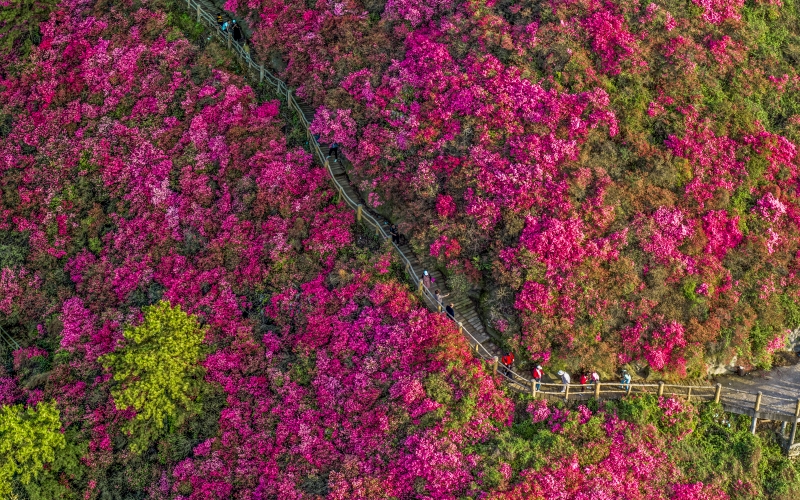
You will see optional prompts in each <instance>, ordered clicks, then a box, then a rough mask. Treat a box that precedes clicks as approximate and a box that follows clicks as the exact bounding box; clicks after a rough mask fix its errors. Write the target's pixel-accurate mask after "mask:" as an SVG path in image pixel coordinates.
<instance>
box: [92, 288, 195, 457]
mask: <svg viewBox="0 0 800 500" xmlns="http://www.w3.org/2000/svg"><path fill="white" fill-rule="evenodd" d="M143 312H144V321H143V322H142V324H141V325H139V326H135V327H127V328H126V329H125V332H124V336H125V345H124V346H123V347H122V348H121V349H118V350H117V351H115V352H113V353H110V354H107V355H105V356H103V357H102V358H101V359H100V362H101V363H102V364H103V366H104V367H106V368H107V369H110V370H111V372H112V373H113V375H114V380H116V381H117V382H118V385H117V386H116V387H114V388H113V389H112V391H111V395H112V396H113V397H114V403H115V404H116V406H117V408H118V409H121V410H124V409H128V408H131V407H132V408H134V409H135V410H136V417H135V418H134V419H133V420H132V421H131V422H130V424H129V426H128V428H127V429H126V430H127V431H128V432H130V433H132V434H133V436H134V438H133V442H132V443H131V449H132V450H133V451H134V452H137V453H139V452H142V451H144V450H145V449H146V448H147V446H149V444H150V443H151V442H152V441H153V440H154V439H155V438H157V437H158V435H160V433H162V432H163V430H164V428H165V426H174V425H180V424H181V423H182V422H183V421H184V419H185V418H186V417H188V416H191V415H194V414H197V413H198V412H199V411H200V408H201V406H200V402H199V401H198V394H199V392H200V386H201V384H202V383H203V374H204V369H203V367H202V366H201V365H200V362H201V361H202V360H203V358H204V357H205V355H204V353H203V349H202V343H203V339H204V338H205V335H206V329H205V328H202V327H201V326H200V323H199V322H198V321H197V318H196V317H194V316H190V315H188V314H186V313H185V312H184V311H182V310H181V308H180V306H175V307H171V306H170V304H169V303H168V302H166V301H163V300H162V301H160V302H158V303H157V304H155V305H152V306H149V307H145V308H144V310H143Z"/></svg>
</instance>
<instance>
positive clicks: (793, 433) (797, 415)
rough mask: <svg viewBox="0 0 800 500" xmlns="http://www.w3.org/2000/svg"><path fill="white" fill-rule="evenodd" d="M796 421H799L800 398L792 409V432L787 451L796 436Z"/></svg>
mask: <svg viewBox="0 0 800 500" xmlns="http://www.w3.org/2000/svg"><path fill="white" fill-rule="evenodd" d="M797 419H800V398H799V399H798V400H797V406H795V408H794V422H792V432H791V433H790V434H789V445H788V446H787V447H786V449H787V450H788V449H789V448H791V447H792V445H793V444H794V438H795V436H796V435H797Z"/></svg>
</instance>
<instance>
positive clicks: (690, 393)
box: [686, 385, 692, 403]
mask: <svg viewBox="0 0 800 500" xmlns="http://www.w3.org/2000/svg"><path fill="white" fill-rule="evenodd" d="M691 400H692V386H691V385H690V386H689V390H688V391H687V392H686V402H687V403H688V402H689V401H691Z"/></svg>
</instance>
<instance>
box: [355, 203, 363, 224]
mask: <svg viewBox="0 0 800 500" xmlns="http://www.w3.org/2000/svg"><path fill="white" fill-rule="evenodd" d="M361 210H362V207H361V205H358V209H357V211H356V220H357V221H358V222H361Z"/></svg>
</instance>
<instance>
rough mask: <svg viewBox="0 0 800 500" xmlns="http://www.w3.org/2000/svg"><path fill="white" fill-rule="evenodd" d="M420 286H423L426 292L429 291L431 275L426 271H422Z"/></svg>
mask: <svg viewBox="0 0 800 500" xmlns="http://www.w3.org/2000/svg"><path fill="white" fill-rule="evenodd" d="M422 284H423V285H425V288H427V289H428V290H430V289H431V275H430V274H428V270H427V269H426V270H424V271H422Z"/></svg>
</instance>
